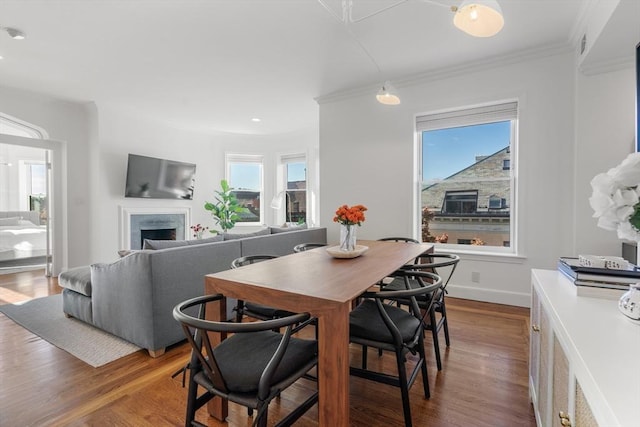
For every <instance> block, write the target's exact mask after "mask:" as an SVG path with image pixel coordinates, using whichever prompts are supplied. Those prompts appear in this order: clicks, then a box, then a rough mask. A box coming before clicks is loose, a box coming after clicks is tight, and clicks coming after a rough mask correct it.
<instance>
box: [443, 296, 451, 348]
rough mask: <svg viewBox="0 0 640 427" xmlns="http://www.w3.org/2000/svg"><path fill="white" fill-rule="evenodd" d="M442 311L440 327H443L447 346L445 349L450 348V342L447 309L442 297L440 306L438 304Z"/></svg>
mask: <svg viewBox="0 0 640 427" xmlns="http://www.w3.org/2000/svg"><path fill="white" fill-rule="evenodd" d="M440 307H441V310H442V313H441V314H442V318H443V319H444V320H443V321H442V326H443V327H444V340H445V343H446V344H447V347H450V346H451V341H450V340H449V322H448V321H447V307H446V306H445V304H444V297H442V304H440Z"/></svg>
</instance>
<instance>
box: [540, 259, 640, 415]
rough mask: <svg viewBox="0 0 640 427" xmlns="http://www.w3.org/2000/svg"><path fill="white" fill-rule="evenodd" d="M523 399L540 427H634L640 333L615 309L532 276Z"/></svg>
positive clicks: (639, 404)
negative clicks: (526, 381) (527, 398)
mask: <svg viewBox="0 0 640 427" xmlns="http://www.w3.org/2000/svg"><path fill="white" fill-rule="evenodd" d="M531 282H532V292H531V332H530V342H529V345H530V352H529V394H530V397H531V402H532V403H533V406H534V410H535V415H536V422H537V424H538V426H540V427H548V426H554V427H555V426H564V427H569V426H573V427H591V426H599V427H617V426H620V427H640V325H639V324H636V323H634V322H633V321H632V320H630V319H627V318H626V317H625V316H624V315H622V313H620V312H619V311H618V307H617V302H616V301H613V300H610V299H600V298H591V297H582V296H580V297H579V296H577V295H576V291H575V287H574V285H573V283H571V282H570V281H569V280H568V279H567V278H565V277H564V276H563V275H562V274H561V273H559V272H557V271H555V270H535V269H534V270H532V272H531Z"/></svg>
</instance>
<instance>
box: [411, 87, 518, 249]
mask: <svg viewBox="0 0 640 427" xmlns="http://www.w3.org/2000/svg"><path fill="white" fill-rule="evenodd" d="M506 111H511V112H512V113H513V114H512V116H511V117H508V116H507V117H506V118H505V116H504V115H505V114H509V112H506ZM519 116H520V103H519V101H518V100H517V99H508V100H502V101H496V102H491V103H485V104H477V105H471V106H464V107H459V108H452V109H446V110H438V111H432V112H427V113H422V114H417V115H416V116H415V129H414V131H415V133H414V139H415V144H414V155H415V159H414V170H415V176H416V178H415V179H414V202H413V203H414V208H415V211H414V236H415V237H416V238H418V239H421V236H422V174H423V170H422V156H423V153H422V133H423V132H424V131H430V130H439V129H447V128H454V127H462V126H473V125H481V124H488V123H495V122H502V121H510V122H511V125H510V131H511V135H510V144H509V147H508V149H507V151H508V152H509V153H510V165H509V166H510V167H509V169H508V170H509V176H510V178H509V184H510V189H509V191H510V195H509V197H510V206H509V235H510V237H509V242H510V244H511V245H510V246H509V247H504V246H476V245H463V244H456V243H435V242H434V243H433V245H434V246H435V248H436V250H442V251H449V252H454V253H477V254H486V255H499V256H504V255H508V256H519V255H518V254H519V249H518V248H519V246H518V236H517V229H518V210H517V209H516V206H517V195H518V182H519V181H518V179H517V171H518V168H517V163H518V156H517V152H518V125H519ZM432 118H435V119H437V122H436V123H433V122H430V119H432ZM443 203H444V199H443ZM503 207H504V204H503Z"/></svg>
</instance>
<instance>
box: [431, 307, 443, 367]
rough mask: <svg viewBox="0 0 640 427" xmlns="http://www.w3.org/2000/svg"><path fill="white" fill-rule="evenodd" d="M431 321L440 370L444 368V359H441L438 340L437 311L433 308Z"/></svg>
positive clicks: (437, 363) (434, 347)
mask: <svg viewBox="0 0 640 427" xmlns="http://www.w3.org/2000/svg"><path fill="white" fill-rule="evenodd" d="M429 322H431V327H430V329H431V336H432V337H433V350H434V351H435V353H436V365H437V366H438V371H441V370H442V361H441V360H440V343H439V342H438V323H437V321H436V311H435V310H433V309H431V312H430V313H429Z"/></svg>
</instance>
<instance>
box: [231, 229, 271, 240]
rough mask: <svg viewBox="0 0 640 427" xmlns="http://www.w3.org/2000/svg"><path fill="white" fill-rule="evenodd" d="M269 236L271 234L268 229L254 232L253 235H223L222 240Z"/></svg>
mask: <svg viewBox="0 0 640 427" xmlns="http://www.w3.org/2000/svg"><path fill="white" fill-rule="evenodd" d="M269 234H271V232H270V231H269V229H268V228H264V229H262V230H260V231H256V232H255V233H237V234H236V233H224V240H236V239H245V238H247V237H256V236H267V235H269Z"/></svg>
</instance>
